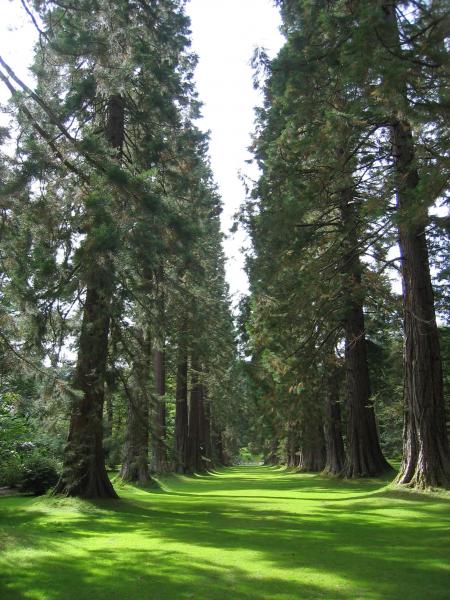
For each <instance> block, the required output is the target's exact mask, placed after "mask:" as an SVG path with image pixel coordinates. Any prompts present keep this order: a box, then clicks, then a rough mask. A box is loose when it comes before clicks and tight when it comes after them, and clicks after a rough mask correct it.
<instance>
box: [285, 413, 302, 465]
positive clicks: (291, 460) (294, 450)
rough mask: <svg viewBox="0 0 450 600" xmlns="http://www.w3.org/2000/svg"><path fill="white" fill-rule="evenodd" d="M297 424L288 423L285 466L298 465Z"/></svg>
mask: <svg viewBox="0 0 450 600" xmlns="http://www.w3.org/2000/svg"><path fill="white" fill-rule="evenodd" d="M298 428H299V425H298V423H292V422H291V423H289V425H288V431H287V438H286V466H287V467H297V466H298V463H299V455H300V448H299V440H298V433H299V431H298Z"/></svg>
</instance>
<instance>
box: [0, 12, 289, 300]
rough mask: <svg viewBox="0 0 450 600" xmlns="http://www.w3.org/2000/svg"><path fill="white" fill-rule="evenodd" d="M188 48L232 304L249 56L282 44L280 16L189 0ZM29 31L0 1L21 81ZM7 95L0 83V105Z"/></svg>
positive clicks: (2, 38)
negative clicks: (194, 62) (207, 139)
mask: <svg viewBox="0 0 450 600" xmlns="http://www.w3.org/2000/svg"><path fill="white" fill-rule="evenodd" d="M187 12H188V14H189V16H190V17H191V20H192V45H193V50H194V51H195V52H196V53H197V54H198V56H199V64H198V67H197V71H196V81H197V88H198V92H199V97H200V100H201V101H202V102H203V104H204V106H203V111H202V112H203V121H202V122H201V123H200V126H201V128H202V129H204V130H210V131H211V144H210V155H211V165H212V169H213V172H214V177H215V179H216V182H217V184H218V186H219V190H220V194H221V196H222V200H223V204H224V212H223V216H222V228H223V231H224V233H225V234H227V239H226V241H225V253H226V256H227V259H228V260H227V280H228V283H229V285H230V291H231V293H232V295H233V300H234V301H237V300H238V298H239V295H240V294H242V293H245V292H246V291H247V289H248V283H247V278H246V276H245V273H244V272H243V270H242V267H243V263H244V260H243V256H242V252H241V248H242V246H243V245H244V244H245V239H244V235H243V233H242V232H238V233H237V234H235V235H234V236H233V237H230V236H229V235H228V230H229V228H230V227H231V225H232V222H233V215H234V214H235V213H236V211H237V210H238V209H239V206H240V205H241V204H242V202H243V200H244V197H245V192H244V188H243V186H242V184H241V182H240V180H239V172H240V171H243V172H244V173H247V174H251V170H250V167H249V166H248V165H247V164H246V163H245V160H246V159H248V158H250V156H249V154H248V152H247V148H248V146H249V145H250V134H251V132H252V131H253V120H254V113H253V108H254V106H256V105H257V104H259V103H260V100H261V99H260V96H259V94H258V93H257V92H256V91H255V90H254V89H253V86H252V70H251V68H250V58H251V56H252V54H253V51H254V49H255V47H258V46H262V47H264V48H266V50H267V51H268V53H269V55H271V56H273V55H275V54H276V53H277V52H278V50H279V48H280V47H281V45H282V43H283V39H282V36H281V34H280V33H279V26H280V23H281V21H280V16H279V13H278V10H277V9H276V8H275V7H274V5H273V1H272V0H190V2H189V3H188V7H187ZM35 39H36V35H35V30H34V28H33V27H32V25H31V24H30V21H29V18H28V17H27V15H26V14H25V11H24V9H23V7H22V5H21V2H20V0H0V53H1V54H2V55H3V56H4V58H5V60H7V61H8V62H9V63H10V64H11V66H12V67H13V68H14V70H15V71H16V72H17V74H18V75H19V76H21V77H23V78H24V79H26V80H27V79H28V78H27V66H28V65H29V64H30V62H31V57H32V45H33V43H34V41H35ZM6 98H7V93H6V92H5V88H4V86H3V85H2V84H0V101H4V100H5V99H6Z"/></svg>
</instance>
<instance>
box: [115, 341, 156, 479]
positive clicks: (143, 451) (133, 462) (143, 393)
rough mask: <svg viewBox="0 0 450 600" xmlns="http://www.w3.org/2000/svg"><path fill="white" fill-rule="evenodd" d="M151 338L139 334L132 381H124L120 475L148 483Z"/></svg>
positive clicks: (123, 477)
mask: <svg viewBox="0 0 450 600" xmlns="http://www.w3.org/2000/svg"><path fill="white" fill-rule="evenodd" d="M150 369H151V341H150V339H149V336H147V337H146V336H145V333H144V334H143V335H142V336H141V354H140V355H139V356H137V357H136V358H135V359H134V364H133V371H134V373H133V384H132V386H129V385H128V384H127V382H126V381H124V382H123V384H124V388H125V393H126V396H127V400H128V418H127V427H126V432H125V444H124V447H123V458H122V469H121V471H120V476H121V478H122V479H123V480H124V481H129V482H135V483H143V484H145V483H148V482H150V480H151V477H150V471H149V396H148V386H149V380H150Z"/></svg>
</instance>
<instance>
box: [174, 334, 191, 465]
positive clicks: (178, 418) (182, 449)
mask: <svg viewBox="0 0 450 600" xmlns="http://www.w3.org/2000/svg"><path fill="white" fill-rule="evenodd" d="M187 378H188V351H187V346H186V343H185V341H184V339H183V337H182V336H180V341H179V344H178V365H177V388H176V405H175V461H176V465H175V469H176V472H177V473H186V471H187V451H188V434H189V430H188V418H189V415H188V386H187Z"/></svg>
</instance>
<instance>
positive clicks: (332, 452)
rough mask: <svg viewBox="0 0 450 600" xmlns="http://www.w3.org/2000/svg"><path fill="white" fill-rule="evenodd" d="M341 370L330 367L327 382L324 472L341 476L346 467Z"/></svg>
mask: <svg viewBox="0 0 450 600" xmlns="http://www.w3.org/2000/svg"><path fill="white" fill-rule="evenodd" d="M339 379H340V378H339V369H338V368H336V367H334V366H332V365H330V370H329V372H328V375H327V382H326V387H327V389H326V399H325V427H324V431H325V447H326V464H325V469H324V472H325V473H326V474H328V475H340V474H341V473H342V471H343V469H344V465H345V448H344V441H343V439H342V423H341V405H340V403H339V387H340V386H339V384H340V381H339Z"/></svg>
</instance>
